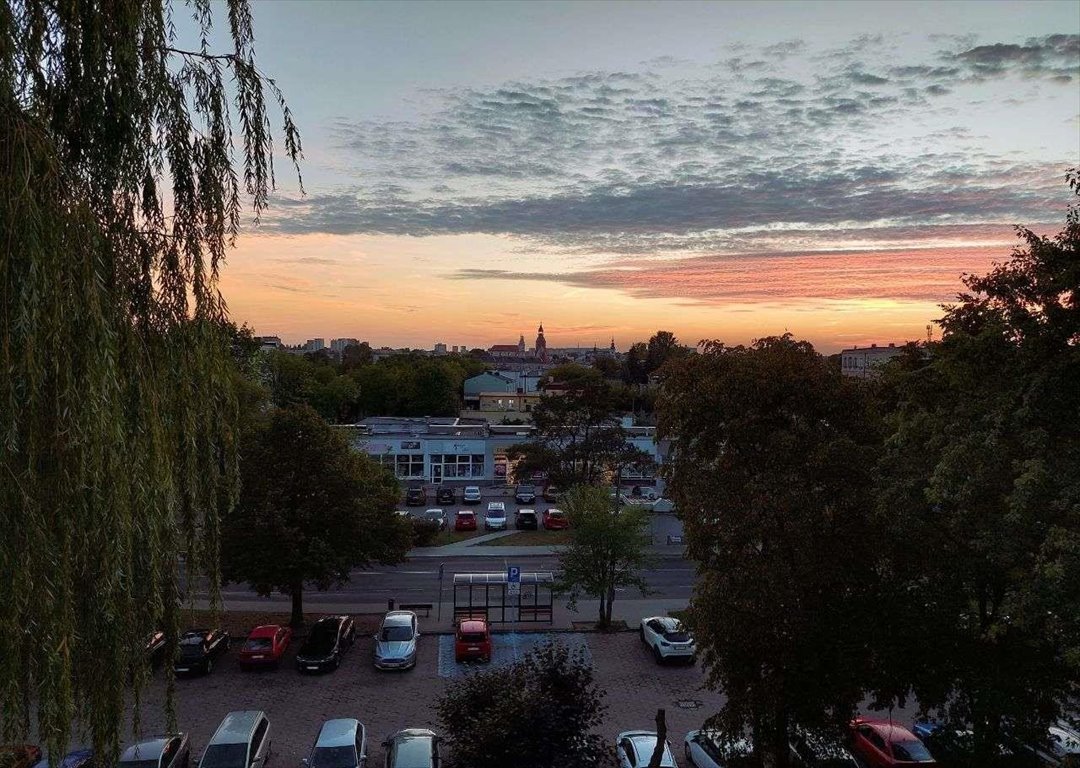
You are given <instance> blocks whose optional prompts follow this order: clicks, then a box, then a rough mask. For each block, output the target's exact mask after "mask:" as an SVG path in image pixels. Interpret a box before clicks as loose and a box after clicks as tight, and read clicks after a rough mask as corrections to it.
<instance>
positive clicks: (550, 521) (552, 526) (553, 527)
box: [544, 507, 570, 531]
mask: <svg viewBox="0 0 1080 768" xmlns="http://www.w3.org/2000/svg"><path fill="white" fill-rule="evenodd" d="M569 527H570V520H569V519H568V518H567V517H566V513H565V512H563V511H562V510H561V509H556V508H555V507H548V508H547V509H545V510H544V530H548V531H564V530H566V529H567V528H569Z"/></svg>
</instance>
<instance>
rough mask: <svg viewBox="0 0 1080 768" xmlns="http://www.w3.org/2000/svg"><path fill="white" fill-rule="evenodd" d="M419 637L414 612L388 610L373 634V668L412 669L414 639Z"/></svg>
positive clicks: (414, 662) (414, 655)
mask: <svg viewBox="0 0 1080 768" xmlns="http://www.w3.org/2000/svg"><path fill="white" fill-rule="evenodd" d="M419 637H420V629H419V627H418V626H417V622H416V614H415V613H413V612H412V611H390V612H389V613H387V614H386V615H385V616H383V620H382V625H381V626H380V627H379V632H378V634H377V635H375V669H412V668H413V667H415V666H416V641H417V640H418V639H419Z"/></svg>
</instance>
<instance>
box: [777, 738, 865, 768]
mask: <svg viewBox="0 0 1080 768" xmlns="http://www.w3.org/2000/svg"><path fill="white" fill-rule="evenodd" d="M788 746H789V747H790V749H791V765H792V766H793V768H859V763H858V762H857V761H856V760H855V756H854V755H852V754H851V753H850V752H849V751H848V750H847V749H846V748H845V747H844V745H843V744H841V743H840V741H839V740H838V739H836V738H835V737H829V736H826V735H824V734H821V733H810V732H808V731H801V730H797V731H795V732H793V733H792V734H791V736H790V737H789V738H788Z"/></svg>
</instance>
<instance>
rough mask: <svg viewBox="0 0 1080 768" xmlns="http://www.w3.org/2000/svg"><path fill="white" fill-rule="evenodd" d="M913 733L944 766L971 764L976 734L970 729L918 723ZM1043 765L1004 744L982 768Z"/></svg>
mask: <svg viewBox="0 0 1080 768" xmlns="http://www.w3.org/2000/svg"><path fill="white" fill-rule="evenodd" d="M911 732H912V733H913V734H915V736H916V737H917V738H918V739H919V741H921V742H922V743H923V744H925V745H926V748H927V749H928V750H930V753H931V754H932V755H933V756H934V759H935V760H937V761H938V762H939V763H941V764H942V765H946V766H948V765H964V766H967V765H970V764H971V763H970V759H971V755H972V753H973V752H974V747H975V743H974V742H975V734H974V733H973V732H972V731H970V730H968V729H966V728H952V727H949V726H948V725H946V724H945V723H942V722H940V721H937V720H930V719H921V720H916V721H915V722H914V723H913V724H912V726H911ZM1042 765H1043V764H1042V763H1040V762H1039V760H1038V758H1036V757H1035V755H1033V754H1026V753H1024V752H1023V750H1020V751H1017V750H1016V749H1012V748H1009V747H1006V746H1004V745H1001V746H999V747H998V755H997V756H996V757H995V758H994V759H992V760H990V761H989V762H988V763H987V764H986V765H985V766H983V767H982V768H1040V766H1042Z"/></svg>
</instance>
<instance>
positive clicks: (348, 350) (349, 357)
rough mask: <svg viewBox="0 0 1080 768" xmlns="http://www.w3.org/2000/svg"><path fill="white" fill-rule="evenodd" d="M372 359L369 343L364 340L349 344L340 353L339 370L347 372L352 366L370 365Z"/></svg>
mask: <svg viewBox="0 0 1080 768" xmlns="http://www.w3.org/2000/svg"><path fill="white" fill-rule="evenodd" d="M372 361H373V356H372V354H371V345H370V344H368V343H367V342H366V341H361V342H360V343H359V344H349V345H347V346H346V347H345V349H344V350H343V351H342V353H341V372H342V373H348V372H349V371H351V370H353V369H354V368H361V367H363V366H365V365H371V363H372Z"/></svg>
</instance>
